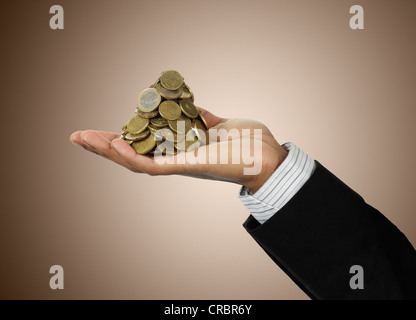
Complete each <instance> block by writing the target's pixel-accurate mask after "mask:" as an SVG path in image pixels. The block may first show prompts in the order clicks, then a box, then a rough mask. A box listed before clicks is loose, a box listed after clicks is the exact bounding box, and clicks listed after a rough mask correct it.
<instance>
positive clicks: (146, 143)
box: [131, 134, 156, 154]
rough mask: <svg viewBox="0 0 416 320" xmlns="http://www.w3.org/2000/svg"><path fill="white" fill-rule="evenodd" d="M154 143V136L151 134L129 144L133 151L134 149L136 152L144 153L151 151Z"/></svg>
mask: <svg viewBox="0 0 416 320" xmlns="http://www.w3.org/2000/svg"><path fill="white" fill-rule="evenodd" d="M155 145H156V141H155V137H154V136H153V135H152V134H150V135H148V136H147V138H145V139H143V140H140V141H135V142H133V143H132V144H131V146H132V147H133V149H134V151H136V153H138V154H146V153H148V152H150V151H152V150H153V148H154V147H155Z"/></svg>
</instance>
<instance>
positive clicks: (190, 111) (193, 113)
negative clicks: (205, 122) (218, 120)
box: [179, 100, 199, 119]
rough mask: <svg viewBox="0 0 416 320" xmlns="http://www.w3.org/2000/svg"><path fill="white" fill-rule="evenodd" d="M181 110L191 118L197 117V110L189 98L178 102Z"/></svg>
mask: <svg viewBox="0 0 416 320" xmlns="http://www.w3.org/2000/svg"><path fill="white" fill-rule="evenodd" d="M179 105H180V106H181V110H182V112H183V113H184V114H185V115H186V116H187V117H188V118H191V119H195V118H196V117H198V114H199V111H198V110H197V108H196V107H195V105H194V103H193V102H192V101H191V100H181V101H180V102H179Z"/></svg>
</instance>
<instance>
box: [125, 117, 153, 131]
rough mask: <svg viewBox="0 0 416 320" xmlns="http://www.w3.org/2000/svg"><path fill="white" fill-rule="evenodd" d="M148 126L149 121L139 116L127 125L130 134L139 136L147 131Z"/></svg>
mask: <svg viewBox="0 0 416 320" xmlns="http://www.w3.org/2000/svg"><path fill="white" fill-rule="evenodd" d="M148 125H149V119H144V118H141V117H139V116H134V117H133V118H131V119H130V121H129V122H128V123H127V130H128V132H130V133H133V134H138V133H140V132H143V131H144V130H146V128H147V126H148Z"/></svg>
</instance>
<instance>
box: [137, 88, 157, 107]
mask: <svg viewBox="0 0 416 320" xmlns="http://www.w3.org/2000/svg"><path fill="white" fill-rule="evenodd" d="M160 101H162V97H161V96H160V94H159V92H157V90H156V89H154V88H148V89H145V90H143V91H142V93H140V95H139V98H138V100H137V107H138V108H139V110H140V111H142V112H152V111H154V110H155V109H156V108H157V107H158V106H159V104H160Z"/></svg>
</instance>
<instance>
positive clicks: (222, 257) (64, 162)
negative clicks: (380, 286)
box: [0, 0, 416, 299]
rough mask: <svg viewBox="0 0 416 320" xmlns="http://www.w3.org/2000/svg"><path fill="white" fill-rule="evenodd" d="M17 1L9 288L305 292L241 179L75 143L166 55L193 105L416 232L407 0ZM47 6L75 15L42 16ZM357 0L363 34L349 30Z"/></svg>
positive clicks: (9, 66) (7, 38)
mask: <svg viewBox="0 0 416 320" xmlns="http://www.w3.org/2000/svg"><path fill="white" fill-rule="evenodd" d="M8 3H9V4H7V5H5V4H2V17H1V33H2V39H3V41H2V50H1V52H2V53H1V55H2V72H1V74H2V85H1V91H2V107H1V108H2V109H1V111H2V116H1V117H2V126H1V131H2V153H1V155H2V157H1V178H2V179H1V192H2V196H1V218H0V219H1V221H0V240H1V241H0V243H1V244H0V249H1V262H0V272H1V273H0V298H3V299H11V298H25V299H26V298H36V299H61V298H65V299H72V298H78V299H90V298H94V299H101V298H104V299H107V298H127V299H223V298H224V299H225V298H226V299H304V298H305V299H306V298H307V296H306V295H305V294H303V292H302V291H301V290H300V289H298V288H297V287H296V285H294V284H293V283H292V281H291V280H290V279H289V278H288V277H287V276H286V275H285V274H284V273H283V272H282V271H280V269H278V268H277V267H276V266H275V264H274V263H273V262H272V261H271V260H270V259H269V258H268V257H267V256H266V254H265V253H263V251H262V250H261V249H260V247H259V246H258V245H257V244H256V243H255V242H254V241H253V240H252V239H251V238H250V236H249V235H248V234H247V233H246V232H245V230H244V229H243V227H242V226H241V224H242V223H243V221H244V220H245V218H246V217H247V215H248V212H247V211H246V209H245V208H244V207H243V206H242V204H240V202H239V200H238V198H237V193H238V189H239V187H238V186H236V185H231V184H225V183H219V182H210V181H202V180H201V181H199V180H193V179H190V178H184V177H176V176H173V177H148V176H144V175H135V174H132V173H131V172H129V171H127V170H126V169H124V168H121V167H118V166H116V165H115V164H113V163H111V162H109V161H106V160H103V159H100V158H98V157H96V156H95V155H93V154H89V153H87V152H85V151H84V150H82V149H81V148H76V147H74V146H72V145H71V144H70V142H69V140H68V139H69V135H70V133H71V132H73V131H75V130H79V129H103V130H108V131H115V132H119V131H120V128H121V126H122V125H123V124H124V123H125V122H126V120H128V119H129V118H130V117H131V116H132V115H133V113H134V108H135V102H136V98H137V95H138V93H139V92H140V91H141V90H142V89H144V88H145V87H147V86H149V85H150V84H151V83H152V82H153V81H154V80H155V79H156V78H157V77H158V75H159V73H160V72H161V71H162V70H166V69H172V68H173V69H177V70H179V71H180V72H181V73H182V74H183V75H184V77H185V79H186V81H187V83H189V84H190V85H191V87H192V89H193V90H194V92H195V95H196V102H197V104H198V105H200V106H202V107H204V108H207V109H209V110H211V111H212V112H214V113H217V114H219V115H222V116H225V117H245V118H253V119H257V120H260V121H262V122H264V123H265V124H266V125H267V126H269V127H270V129H271V130H272V132H273V133H274V134H275V136H276V137H277V139H278V140H279V141H280V142H281V143H283V142H286V141H293V142H295V143H296V144H297V145H299V146H300V147H301V148H302V149H303V150H305V151H306V152H308V153H309V154H310V155H311V156H312V157H313V158H314V159H317V160H319V161H320V162H321V163H323V164H324V165H325V166H327V167H328V168H329V169H330V170H331V171H332V172H334V173H335V174H336V175H337V176H338V177H340V178H341V179H342V180H344V181H345V182H346V183H347V184H348V185H350V186H351V187H352V188H353V189H355V190H356V191H357V192H359V193H360V194H361V195H362V196H363V197H364V198H365V199H366V200H367V202H369V203H370V204H372V205H373V206H375V207H376V208H378V209H379V210H380V211H381V212H383V213H384V214H385V215H386V216H387V217H388V218H389V219H390V220H391V221H392V222H394V223H395V224H396V225H397V226H398V227H399V228H400V229H401V230H402V231H403V232H404V233H405V234H406V235H407V237H408V238H409V240H410V241H411V242H412V243H413V245H415V244H416V229H415V226H416V218H415V215H414V194H415V192H414V181H415V179H416V169H415V166H414V163H415V160H414V159H415V156H416V154H415V153H416V151H415V148H414V145H415V142H414V138H415V136H416V135H415V133H416V129H415V126H414V121H415V115H416V113H415V102H414V101H415V95H416V93H415V92H416V91H415V74H416V72H415V71H416V62H415V59H414V57H415V56H416V44H415V41H414V37H415V30H416V28H415V27H416V20H415V19H414V13H415V9H416V5H415V3H414V1H380V0H377V1H376V0H369V1H358V0H357V1H333V0H325V1H323V0H322V1H317V0H314V1H310V0H304V1H299V0H285V1H276V0H273V1H272V0H270V1H127V0H125V1H116V0H112V1H92V0H91V1H80V0H70V1H63V0H61V1H18V2H14V1H13V2H12V1H9V2H8ZM53 4H60V5H62V6H63V7H64V10H65V30H62V31H52V30H50V29H49V18H50V14H49V7H50V6H51V5H53ZM354 4H361V5H363V6H364V9H365V28H366V29H365V30H364V31H352V30H351V29H350V28H349V18H350V16H351V15H350V14H349V8H350V7H351V6H352V5H354ZM54 264H59V265H62V266H63V267H64V270H65V289H64V290H61V291H52V290H50V289H49V277H50V275H49V273H48V271H49V267H50V266H51V265H54Z"/></svg>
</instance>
